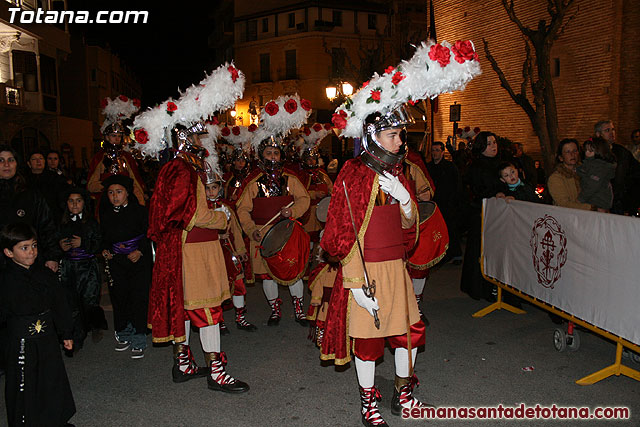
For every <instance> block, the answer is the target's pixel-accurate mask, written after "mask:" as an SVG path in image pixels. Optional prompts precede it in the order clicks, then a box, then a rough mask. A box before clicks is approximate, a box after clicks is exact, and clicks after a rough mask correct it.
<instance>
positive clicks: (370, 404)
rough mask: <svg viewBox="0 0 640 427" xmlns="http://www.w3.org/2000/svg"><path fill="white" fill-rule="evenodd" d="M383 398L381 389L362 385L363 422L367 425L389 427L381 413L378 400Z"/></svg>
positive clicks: (368, 426) (367, 426)
mask: <svg viewBox="0 0 640 427" xmlns="http://www.w3.org/2000/svg"><path fill="white" fill-rule="evenodd" d="M381 398H382V396H381V395H380V391H379V390H378V389H377V388H376V387H375V386H373V387H369V388H362V387H360V404H361V405H362V407H361V414H362V424H364V425H365V426H366V427H371V426H375V427H389V424H387V423H386V422H385V421H384V418H382V415H380V411H379V410H378V401H379V400H380V399H381Z"/></svg>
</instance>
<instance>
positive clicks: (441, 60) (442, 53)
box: [429, 43, 451, 67]
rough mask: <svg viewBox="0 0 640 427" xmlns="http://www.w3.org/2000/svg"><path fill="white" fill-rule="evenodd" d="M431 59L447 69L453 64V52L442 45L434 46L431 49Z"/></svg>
mask: <svg viewBox="0 0 640 427" xmlns="http://www.w3.org/2000/svg"><path fill="white" fill-rule="evenodd" d="M429 58H431V60H432V61H438V64H440V66H441V67H446V66H447V64H448V63H449V62H451V51H450V50H449V48H448V47H446V46H442V45H441V44H440V43H438V44H434V45H433V46H431V49H429Z"/></svg>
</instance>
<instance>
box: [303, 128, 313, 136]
mask: <svg viewBox="0 0 640 427" xmlns="http://www.w3.org/2000/svg"><path fill="white" fill-rule="evenodd" d="M302 131H303V132H304V134H305V135H307V136H309V135H311V129H309V128H308V127H306V126H305V127H304V129H302Z"/></svg>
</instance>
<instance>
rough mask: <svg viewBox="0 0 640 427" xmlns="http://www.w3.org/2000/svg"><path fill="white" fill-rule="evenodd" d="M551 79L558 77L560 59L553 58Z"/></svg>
mask: <svg viewBox="0 0 640 427" xmlns="http://www.w3.org/2000/svg"><path fill="white" fill-rule="evenodd" d="M553 77H560V58H553Z"/></svg>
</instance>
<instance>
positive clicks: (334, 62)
mask: <svg viewBox="0 0 640 427" xmlns="http://www.w3.org/2000/svg"><path fill="white" fill-rule="evenodd" d="M346 57H347V52H346V51H345V50H344V48H342V47H334V48H331V77H332V78H334V77H342V75H343V74H344V64H345V59H346Z"/></svg>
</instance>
